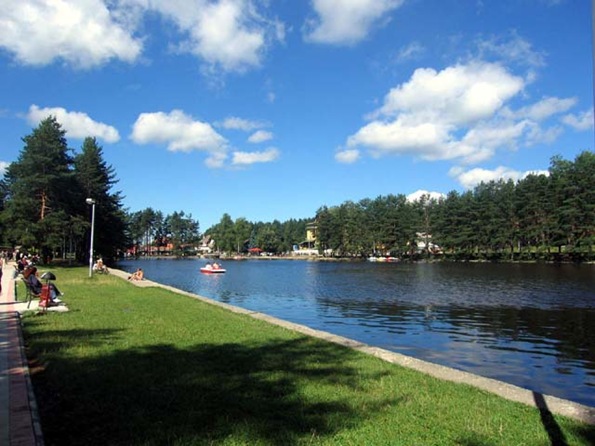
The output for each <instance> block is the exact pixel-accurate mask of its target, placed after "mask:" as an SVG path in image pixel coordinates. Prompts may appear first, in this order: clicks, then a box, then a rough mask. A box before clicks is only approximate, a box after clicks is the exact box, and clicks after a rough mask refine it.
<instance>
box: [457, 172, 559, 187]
mask: <svg viewBox="0 0 595 446" xmlns="http://www.w3.org/2000/svg"><path fill="white" fill-rule="evenodd" d="M449 175H450V176H451V177H453V178H456V180H457V181H458V182H459V183H460V184H461V186H463V187H464V188H466V189H473V188H474V187H475V186H477V185H478V184H480V183H482V182H484V183H487V182H490V181H498V180H505V181H507V180H513V181H515V182H516V181H519V180H522V179H523V178H525V177H527V176H528V175H549V172H548V171H547V170H529V171H526V172H519V171H517V170H514V169H510V168H508V167H504V166H498V167H497V168H495V169H493V170H489V169H481V168H475V169H470V170H464V169H463V168H461V167H460V166H457V167H453V168H451V169H450V171H449Z"/></svg>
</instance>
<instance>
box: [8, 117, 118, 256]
mask: <svg viewBox="0 0 595 446" xmlns="http://www.w3.org/2000/svg"><path fill="white" fill-rule="evenodd" d="M65 135H66V132H65V131H64V130H63V129H62V127H61V125H60V124H59V123H58V121H57V120H56V119H55V118H54V117H49V118H47V119H45V120H43V121H42V122H41V123H40V124H39V126H38V127H37V128H36V129H34V130H33V132H32V133H31V134H30V135H27V136H25V137H24V138H23V142H24V143H25V146H24V147H23V149H22V150H21V152H20V154H19V157H18V159H17V160H16V161H15V162H13V163H12V164H10V165H9V167H8V169H7V171H6V174H5V176H4V179H3V181H2V205H3V206H2V208H0V222H1V223H0V224H1V225H2V227H3V228H4V230H3V231H2V234H3V240H2V242H3V243H4V244H7V245H11V246H21V248H22V249H23V250H25V251H30V252H35V253H37V254H41V258H42V260H46V259H47V258H49V257H54V256H58V257H62V258H65V257H66V256H67V255H68V254H71V255H74V256H76V257H77V258H78V259H79V260H83V259H84V257H85V255H86V254H85V250H86V247H87V246H89V239H88V234H89V232H90V213H89V209H88V207H87V205H86V203H85V198H87V197H91V198H93V199H95V200H96V203H97V212H96V216H97V219H96V229H97V231H96V232H97V234H98V237H97V241H96V245H95V246H96V247H97V248H98V252H99V253H100V254H101V255H104V256H106V257H107V258H108V259H109V258H110V257H113V256H114V255H115V253H116V251H117V249H118V248H120V247H121V246H122V245H123V243H124V238H123V234H124V214H123V212H122V206H121V203H120V201H121V198H120V195H119V193H115V194H112V193H110V189H111V187H112V186H113V184H115V182H116V180H115V175H114V173H113V169H112V168H111V167H109V166H107V165H106V164H105V162H104V161H103V159H102V152H101V148H100V147H99V146H98V145H97V143H96V141H95V139H93V138H87V139H86V140H85V142H84V144H83V147H82V152H81V153H79V154H78V155H76V156H75V157H73V156H72V155H71V149H69V148H68V147H67V143H66V137H65Z"/></svg>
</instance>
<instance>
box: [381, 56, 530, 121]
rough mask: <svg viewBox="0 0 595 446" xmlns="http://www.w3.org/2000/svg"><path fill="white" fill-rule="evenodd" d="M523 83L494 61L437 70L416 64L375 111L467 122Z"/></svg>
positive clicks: (491, 108)
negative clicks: (410, 72) (407, 78)
mask: <svg viewBox="0 0 595 446" xmlns="http://www.w3.org/2000/svg"><path fill="white" fill-rule="evenodd" d="M523 86H524V82H523V80H522V79H521V78H520V77H517V76H513V75H512V74H510V73H509V72H508V71H506V69H505V68H504V67H502V66H501V65H498V64H492V63H486V62H471V63H469V64H466V65H455V66H451V67H447V68H445V69H444V70H442V71H439V72H437V71H436V70H434V69H432V68H419V69H417V70H415V72H414V73H413V76H412V77H411V79H410V80H409V81H408V82H406V83H404V84H402V85H400V86H398V87H396V88H393V89H392V90H391V91H390V92H389V93H388V94H387V95H386V97H385V99H384V105H383V106H382V107H381V108H380V110H378V112H377V114H379V115H384V116H389V117H390V116H395V115H398V114H402V113H414V114H415V118H416V119H417V120H418V121H420V120H422V121H425V120H431V119H432V118H439V119H440V122H444V123H447V124H457V125H458V124H467V123H471V122H474V121H478V120H480V119H484V118H486V117H489V116H492V115H493V114H494V113H495V112H496V111H497V110H498V109H499V108H500V107H502V105H503V104H504V103H505V102H506V101H507V100H509V99H510V98H512V97H513V96H515V95H516V94H518V93H519V92H520V91H521V90H522V88H523Z"/></svg>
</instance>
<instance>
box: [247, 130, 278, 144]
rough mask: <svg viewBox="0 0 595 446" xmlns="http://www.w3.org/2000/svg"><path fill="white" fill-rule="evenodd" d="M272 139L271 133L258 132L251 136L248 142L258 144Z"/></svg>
mask: <svg viewBox="0 0 595 446" xmlns="http://www.w3.org/2000/svg"><path fill="white" fill-rule="evenodd" d="M271 139H273V134H272V133H271V132H267V131H266V130H258V131H256V132H254V133H253V134H252V135H250V137H249V138H248V142H251V143H253V144H258V143H261V142H265V141H270V140H271Z"/></svg>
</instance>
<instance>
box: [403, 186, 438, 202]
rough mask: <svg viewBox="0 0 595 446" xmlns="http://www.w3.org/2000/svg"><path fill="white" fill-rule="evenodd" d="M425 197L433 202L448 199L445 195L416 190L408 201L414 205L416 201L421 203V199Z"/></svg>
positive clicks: (408, 197)
mask: <svg viewBox="0 0 595 446" xmlns="http://www.w3.org/2000/svg"><path fill="white" fill-rule="evenodd" d="M424 196H429V197H430V199H431V200H439V199H440V198H444V197H446V195H444V194H443V193H441V192H430V191H427V190H422V189H420V190H416V191H415V192H413V193H411V194H409V195H407V201H409V202H411V203H413V202H415V201H419V200H420V198H421V197H424Z"/></svg>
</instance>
